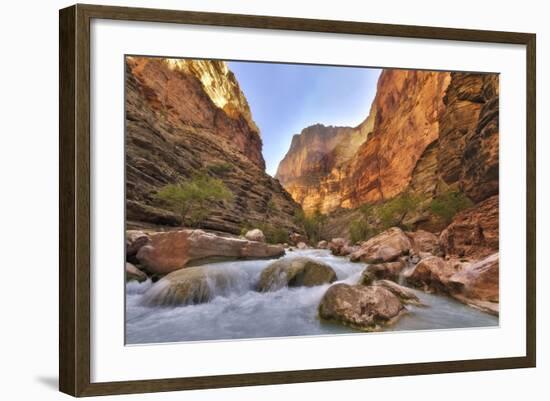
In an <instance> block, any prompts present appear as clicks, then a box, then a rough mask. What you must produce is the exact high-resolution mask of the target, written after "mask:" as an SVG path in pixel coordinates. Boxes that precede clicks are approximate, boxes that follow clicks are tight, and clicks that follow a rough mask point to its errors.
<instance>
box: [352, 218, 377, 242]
mask: <svg viewBox="0 0 550 401" xmlns="http://www.w3.org/2000/svg"><path fill="white" fill-rule="evenodd" d="M375 233H376V231H375V229H374V228H373V227H372V226H371V225H370V224H369V223H368V222H367V220H366V219H365V218H364V217H363V218H361V219H358V220H355V221H353V222H352V223H351V224H350V226H349V235H350V239H351V242H353V243H354V244H355V243H356V242H361V241H366V240H368V239H369V238H370V237H372V236H373V235H374V234H375Z"/></svg>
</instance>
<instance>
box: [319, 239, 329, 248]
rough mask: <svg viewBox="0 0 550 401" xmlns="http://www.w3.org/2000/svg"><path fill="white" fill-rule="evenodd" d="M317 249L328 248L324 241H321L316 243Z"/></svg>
mask: <svg viewBox="0 0 550 401" xmlns="http://www.w3.org/2000/svg"><path fill="white" fill-rule="evenodd" d="M317 248H318V249H327V248H328V242H327V241H325V240H321V241H319V242H318V243H317Z"/></svg>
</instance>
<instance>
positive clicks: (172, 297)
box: [143, 265, 231, 306]
mask: <svg viewBox="0 0 550 401" xmlns="http://www.w3.org/2000/svg"><path fill="white" fill-rule="evenodd" d="M210 267H211V266H209V265H204V266H195V267H187V268H185V269H180V270H176V271H174V272H172V273H170V274H167V275H166V276H164V277H163V278H162V279H160V280H159V281H157V282H156V283H155V284H154V285H153V286H152V287H151V288H150V289H149V290H148V291H147V292H146V293H145V295H144V298H143V299H144V301H143V302H144V304H145V305H149V306H152V305H192V304H200V303H205V302H209V301H210V300H211V299H212V298H214V296H215V294H216V292H223V290H225V289H226V288H227V287H228V286H229V285H230V283H231V277H230V276H229V275H228V274H227V273H226V272H224V271H222V270H216V269H211V268H210Z"/></svg>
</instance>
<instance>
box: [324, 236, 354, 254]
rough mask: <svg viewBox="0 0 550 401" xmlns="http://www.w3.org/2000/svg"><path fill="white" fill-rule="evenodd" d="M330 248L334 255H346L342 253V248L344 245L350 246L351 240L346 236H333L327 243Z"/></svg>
mask: <svg viewBox="0 0 550 401" xmlns="http://www.w3.org/2000/svg"><path fill="white" fill-rule="evenodd" d="M327 246H328V249H330V252H332V254H333V255H336V256H345V255H342V249H343V248H344V247H347V246H349V241H348V240H347V239H345V238H333V239H332V240H330V242H329V243H328V244H327Z"/></svg>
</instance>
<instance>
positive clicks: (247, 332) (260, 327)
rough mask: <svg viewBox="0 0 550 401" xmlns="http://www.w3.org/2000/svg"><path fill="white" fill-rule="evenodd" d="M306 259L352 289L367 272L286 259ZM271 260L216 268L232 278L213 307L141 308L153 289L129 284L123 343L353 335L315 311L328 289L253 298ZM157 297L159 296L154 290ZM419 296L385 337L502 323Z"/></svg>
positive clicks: (346, 264)
mask: <svg viewBox="0 0 550 401" xmlns="http://www.w3.org/2000/svg"><path fill="white" fill-rule="evenodd" d="M295 256H307V257H310V258H314V259H318V260H320V261H322V262H324V263H327V264H329V265H330V266H331V267H332V268H333V269H334V271H335V272H336V275H337V279H338V281H337V282H345V283H348V284H355V283H357V282H358V280H359V278H360V276H361V272H362V271H363V269H364V268H365V267H366V265H364V264H362V263H352V262H350V261H349V260H348V259H347V258H344V257H339V256H334V255H332V254H331V253H330V252H329V251H327V250H311V249H309V250H296V251H294V252H287V253H286V255H285V256H284V257H285V258H289V257H295ZM272 262H273V260H237V261H230V262H219V263H213V264H210V265H209V266H208V269H212V270H215V269H221V270H223V271H224V272H225V274H228V275H229V276H230V278H231V279H230V283H229V285H228V286H225V287H224V288H214V293H215V294H216V296H215V297H214V299H212V300H211V301H210V302H209V303H204V304H198V305H186V306H176V307H166V306H144V304H145V303H144V302H143V300H144V297H146V293H147V291H150V289H151V287H154V285H155V284H153V283H151V281H150V280H148V281H146V282H144V283H141V284H140V283H137V282H135V281H133V282H129V283H127V284H126V343H127V344H146V343H162V342H181V341H206V340H227V339H244V338H262V337H288V336H307V335H322V334H325V335H327V334H341V333H353V332H356V331H355V330H353V329H350V328H348V327H345V326H341V325H338V324H334V323H327V322H323V321H321V320H319V318H318V316H317V307H318V305H319V302H320V300H321V298H322V296H323V294H324V293H325V292H326V290H327V288H328V287H329V286H330V284H326V285H322V286H316V287H298V288H282V289H280V290H278V291H273V292H265V293H260V292H257V291H256V290H255V288H256V284H257V282H258V280H259V277H260V273H261V271H262V270H263V269H264V268H265V267H267V266H268V265H269V264H270V263H272ZM153 291H154V289H153ZM415 293H416V294H417V296H418V297H419V298H420V300H421V301H422V302H423V303H424V304H425V305H427V306H426V307H416V306H410V305H408V306H407V309H408V310H409V312H408V313H407V314H406V315H404V316H403V317H402V318H401V319H400V320H399V321H398V322H397V323H396V324H395V325H394V326H392V327H389V328H387V329H386V330H388V331H389V330H428V329H432V330H433V329H449V328H466V327H489V326H497V325H498V318H497V317H495V316H491V315H488V314H486V313H483V312H480V311H478V310H475V309H473V308H470V307H468V306H465V305H463V304H461V303H459V302H457V301H455V300H453V299H451V298H448V297H445V296H441V295H432V294H426V293H424V292H422V291H416V290H415Z"/></svg>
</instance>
